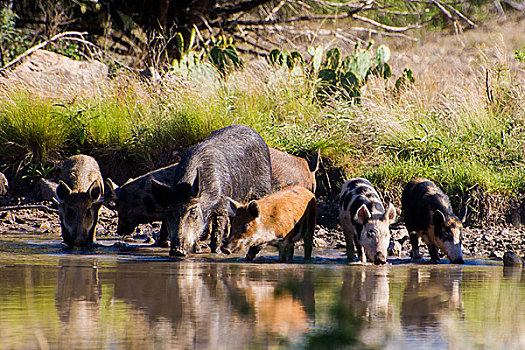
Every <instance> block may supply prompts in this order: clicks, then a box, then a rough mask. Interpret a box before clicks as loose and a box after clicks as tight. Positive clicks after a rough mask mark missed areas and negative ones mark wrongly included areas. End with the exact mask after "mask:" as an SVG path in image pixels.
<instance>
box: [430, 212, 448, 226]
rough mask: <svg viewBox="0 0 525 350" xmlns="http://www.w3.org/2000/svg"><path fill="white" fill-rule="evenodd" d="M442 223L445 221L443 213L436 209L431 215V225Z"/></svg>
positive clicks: (441, 224) (440, 224)
mask: <svg viewBox="0 0 525 350" xmlns="http://www.w3.org/2000/svg"><path fill="white" fill-rule="evenodd" d="M444 223H445V215H443V213H442V212H441V210H436V212H435V213H434V215H433V216H432V225H434V226H443V224H444Z"/></svg>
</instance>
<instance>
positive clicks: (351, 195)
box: [339, 178, 397, 265]
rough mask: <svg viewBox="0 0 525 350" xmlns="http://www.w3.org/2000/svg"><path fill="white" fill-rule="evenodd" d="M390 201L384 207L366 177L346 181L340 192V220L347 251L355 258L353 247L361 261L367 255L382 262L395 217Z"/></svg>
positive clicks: (374, 261)
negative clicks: (386, 206) (386, 207)
mask: <svg viewBox="0 0 525 350" xmlns="http://www.w3.org/2000/svg"><path fill="white" fill-rule="evenodd" d="M396 215H397V214H396V209H395V208H394V205H393V204H392V203H390V204H389V205H388V209H387V210H386V211H385V209H384V207H383V204H382V203H381V199H380V198H379V194H378V193H377V191H376V190H375V189H374V186H373V185H372V184H371V183H370V182H369V181H368V180H366V179H362V178H356V179H352V180H349V181H347V182H346V183H345V184H344V185H343V188H342V189H341V194H340V195H339V221H340V222H341V226H342V227H343V232H344V234H345V239H346V254H347V257H348V259H349V260H354V258H355V249H356V248H357V255H358V257H359V259H360V260H361V262H362V263H365V262H366V260H367V258H368V260H369V261H371V262H373V263H374V264H376V265H379V264H385V263H386V257H387V249H388V245H389V244H390V224H392V223H393V222H394V221H395V219H396Z"/></svg>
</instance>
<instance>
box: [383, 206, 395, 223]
mask: <svg viewBox="0 0 525 350" xmlns="http://www.w3.org/2000/svg"><path fill="white" fill-rule="evenodd" d="M396 217H397V212H396V208H395V207H394V205H393V204H392V203H390V204H388V208H387V209H386V212H385V218H386V219H388V223H389V224H391V223H393V222H394V221H396Z"/></svg>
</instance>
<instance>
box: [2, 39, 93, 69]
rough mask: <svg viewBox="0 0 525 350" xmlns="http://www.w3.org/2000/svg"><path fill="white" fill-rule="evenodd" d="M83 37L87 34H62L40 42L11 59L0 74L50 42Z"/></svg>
mask: <svg viewBox="0 0 525 350" xmlns="http://www.w3.org/2000/svg"><path fill="white" fill-rule="evenodd" d="M84 35H87V33H85V32H63V33H60V34H57V35H55V36H54V37H52V38H51V39H49V40H46V41H44V42H41V43H40V44H38V45H35V46H33V47H31V48H29V49H28V50H26V51H25V52H24V53H22V54H20V55H18V57H16V58H15V59H13V60H12V61H11V62H9V63H8V64H6V65H5V66H3V67H2V68H0V72H3V71H5V70H6V69H7V68H9V67H11V66H12V65H14V64H16V63H17V62H19V61H20V60H21V59H22V58H24V57H26V56H29V55H31V54H32V53H33V52H35V51H38V50H40V49H42V48H44V47H46V46H47V45H48V44H49V43H52V42H54V41H57V40H59V39H64V38H66V39H67V37H68V36H71V37H75V36H80V37H83V36H84Z"/></svg>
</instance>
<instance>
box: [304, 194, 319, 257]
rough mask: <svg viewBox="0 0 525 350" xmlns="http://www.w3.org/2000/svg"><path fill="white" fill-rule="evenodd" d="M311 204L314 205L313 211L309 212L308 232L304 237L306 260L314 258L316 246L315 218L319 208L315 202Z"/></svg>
mask: <svg viewBox="0 0 525 350" xmlns="http://www.w3.org/2000/svg"><path fill="white" fill-rule="evenodd" d="M311 203H313V209H311V210H309V215H308V222H307V223H306V225H305V226H306V232H305V233H304V235H303V242H304V259H305V260H308V259H311V258H312V247H313V245H314V231H315V217H316V215H317V210H316V209H317V207H316V203H315V201H313V202H311Z"/></svg>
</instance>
